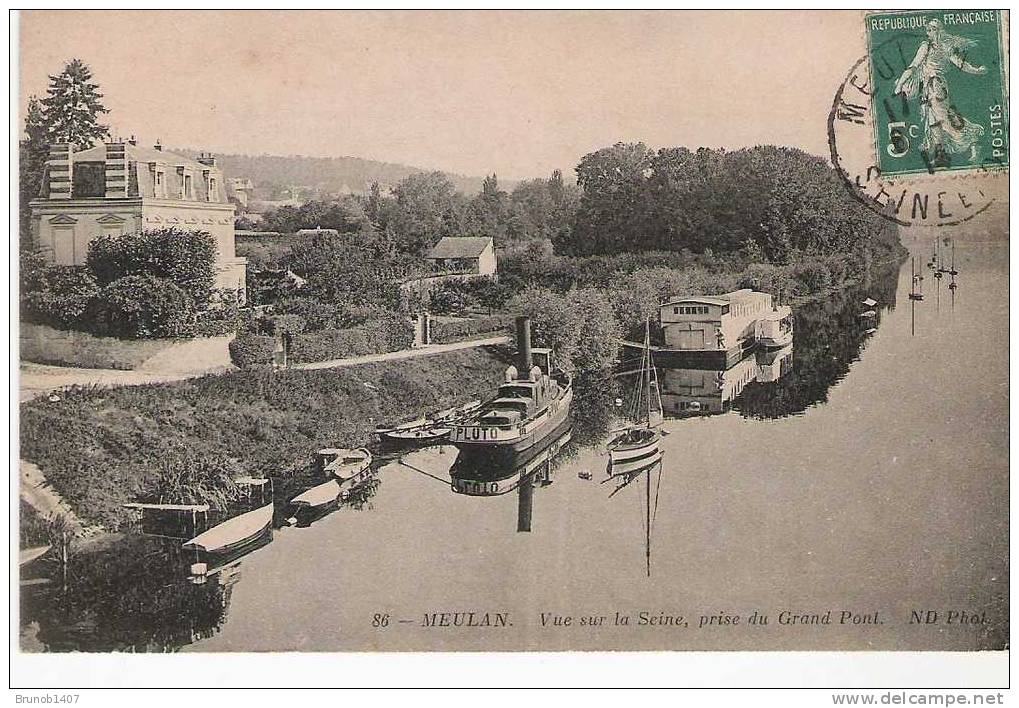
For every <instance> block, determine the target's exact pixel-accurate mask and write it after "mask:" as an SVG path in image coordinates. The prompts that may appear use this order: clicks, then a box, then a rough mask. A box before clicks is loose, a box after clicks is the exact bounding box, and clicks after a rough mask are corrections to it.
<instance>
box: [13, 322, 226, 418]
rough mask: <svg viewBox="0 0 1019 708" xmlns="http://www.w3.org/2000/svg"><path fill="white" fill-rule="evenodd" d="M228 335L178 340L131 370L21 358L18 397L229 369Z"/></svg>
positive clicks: (189, 376) (160, 381)
mask: <svg viewBox="0 0 1019 708" xmlns="http://www.w3.org/2000/svg"><path fill="white" fill-rule="evenodd" d="M231 339H232V337H208V338H203V339H194V340H190V341H186V342H179V343H177V344H174V345H173V346H171V347H169V348H167V349H165V350H163V351H162V352H160V353H159V354H156V355H155V356H153V357H152V358H151V359H149V360H148V361H146V362H145V363H144V364H143V365H142V366H141V367H140V368H138V369H135V370H133V371H123V370H121V369H82V368H77V367H73V366H51V365H49V364H35V363H33V362H29V361H23V362H21V367H20V390H19V400H20V401H21V402H24V401H28V400H31V399H33V398H35V397H36V396H41V395H43V394H46V393H49V392H50V391H53V390H55V389H59V388H63V387H65V386H74V385H79V386H86V385H89V384H95V385H99V386H139V385H141V384H151V383H163V382H166V381H180V380H182V379H190V378H194V377H196V376H204V375H206V374H216V373H221V372H223V371H230V370H232V369H233V368H234V367H233V365H232V364H231V363H230V350H229V344H230V340H231Z"/></svg>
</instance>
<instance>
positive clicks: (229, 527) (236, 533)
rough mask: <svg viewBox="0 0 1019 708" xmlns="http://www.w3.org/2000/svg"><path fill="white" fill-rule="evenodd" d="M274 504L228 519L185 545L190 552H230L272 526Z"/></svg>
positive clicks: (270, 503)
mask: <svg viewBox="0 0 1019 708" xmlns="http://www.w3.org/2000/svg"><path fill="white" fill-rule="evenodd" d="M272 512H273V503H272V502H271V501H270V502H269V503H268V504H266V505H265V506H261V507H259V508H257V509H254V510H253V511H248V512H245V513H243V514H239V515H237V516H234V517H233V518H230V519H227V520H226V521H224V522H223V523H221V524H217V525H216V526H213V527H212V528H211V529H209V530H208V531H206V532H204V533H200V534H198V535H197V536H195V537H194V538H192V539H191V540H190V541H187V542H186V543H184V544H183V548H186V549H189V550H197V551H206V552H209V553H219V552H223V551H229V550H232V549H235V548H237V547H239V546H243V545H244V544H245V543H247V542H249V541H251V540H252V539H254V538H256V537H257V536H259V535H260V534H261V533H262V532H263V531H265V530H266V528H268V527H269V525H271V524H272Z"/></svg>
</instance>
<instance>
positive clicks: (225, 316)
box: [195, 290, 242, 337]
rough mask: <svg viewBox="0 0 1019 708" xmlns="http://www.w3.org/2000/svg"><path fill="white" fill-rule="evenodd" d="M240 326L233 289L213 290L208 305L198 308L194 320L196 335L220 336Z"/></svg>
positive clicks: (238, 309) (234, 330)
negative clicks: (202, 308)
mask: <svg viewBox="0 0 1019 708" xmlns="http://www.w3.org/2000/svg"><path fill="white" fill-rule="evenodd" d="M241 326H242V318H241V311H240V308H239V307H238V306H237V293H235V292H234V291H233V290H214V291H213V292H212V298H211V302H210V306H209V308H208V309H206V310H200V311H199V312H198V313H197V316H196V320H195V336H196V337H222V336H223V335H226V334H230V333H232V332H236V331H237V330H238V329H239V328H240V327H241Z"/></svg>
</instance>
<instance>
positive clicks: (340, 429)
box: [21, 346, 509, 530]
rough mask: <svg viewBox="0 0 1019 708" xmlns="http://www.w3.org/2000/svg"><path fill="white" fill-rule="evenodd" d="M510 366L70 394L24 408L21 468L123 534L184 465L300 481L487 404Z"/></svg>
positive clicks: (354, 370) (237, 375)
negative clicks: (339, 452) (130, 509)
mask: <svg viewBox="0 0 1019 708" xmlns="http://www.w3.org/2000/svg"><path fill="white" fill-rule="evenodd" d="M508 359H509V349H508V348H506V347H504V346H490V347H482V348H477V349H470V350H461V351H454V352H448V353H443V354H437V355H435V356H430V357H421V358H417V359H404V360H398V361H385V362H377V363H371V364H363V365H359V366H353V367H347V368H343V369H338V370H318V371H284V372H278V373H272V372H268V371H253V372H231V373H226V374H221V375H215V376H204V377H201V378H197V379H188V380H185V381H177V382H172V383H162V384H153V385H142V386H131V387H119V388H102V387H98V386H90V387H84V388H74V389H70V390H68V391H66V392H64V395H63V396H61V398H60V400H58V401H49V400H48V399H46V398H38V399H35V400H33V401H29V402H26V403H23V404H22V405H21V441H22V448H21V456H22V458H23V459H25V460H27V461H29V462H32V463H34V464H36V465H38V466H39V468H40V469H41V470H42V472H43V474H44V475H45V476H46V479H47V481H48V482H49V483H50V485H51V486H52V487H53V489H54V490H55V491H56V492H57V493H58V494H60V496H61V497H63V499H65V500H66V501H67V503H68V505H69V506H70V507H71V509H73V511H74V512H75V514H77V516H78V517H79V518H81V519H82V520H83V522H85V523H88V524H95V525H99V526H102V527H103V528H104V529H106V530H116V529H117V528H118V527H119V526H120V525H121V524H123V523H124V522H125V521H126V518H127V517H126V516H125V514H124V513H123V511H122V509H121V505H122V504H124V503H125V502H128V501H131V500H132V499H135V498H136V497H138V496H139V495H140V494H144V493H145V492H146V491H149V490H150V489H151V488H152V487H153V485H154V484H155V483H156V481H157V477H158V469H159V468H160V467H161V466H163V467H166V466H172V465H173V461H174V460H176V459H178V458H180V457H181V456H182V455H183V454H185V453H189V454H191V455H197V456H200V457H202V458H203V459H205V460H210V461H215V460H222V461H227V460H229V461H232V462H236V463H237V464H238V465H239V466H240V467H241V468H242V469H243V470H244V471H245V472H246V473H248V474H252V475H259V476H262V475H270V476H275V477H284V478H288V477H293V476H295V475H299V474H301V473H302V472H303V471H304V470H305V468H306V467H307V466H308V465H309V464H310V462H311V458H312V455H313V453H314V452H315V450H318V449H320V448H323V447H337V446H341V447H357V446H360V445H363V444H366V443H367V442H369V441H370V438H371V434H372V432H373V430H374V427H375V425H376V424H377V423H384V422H390V421H393V420H396V419H399V418H402V417H404V416H408V417H411V416H413V415H417V414H419V413H421V412H423V411H428V410H434V409H437V408H441V407H444V406H448V405H452V404H454V403H457V402H462V401H465V400H469V399H472V398H479V397H483V396H485V395H487V394H489V393H490V392H491V391H492V389H493V388H494V387H495V386H496V385H498V383H499V382H500V381H501V379H502V375H503V371H504V369H505V367H506V364H507V362H508Z"/></svg>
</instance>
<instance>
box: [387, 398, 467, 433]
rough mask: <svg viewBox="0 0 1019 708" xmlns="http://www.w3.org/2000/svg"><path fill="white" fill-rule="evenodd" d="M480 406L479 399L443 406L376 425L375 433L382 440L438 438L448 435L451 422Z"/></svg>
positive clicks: (464, 416)
mask: <svg viewBox="0 0 1019 708" xmlns="http://www.w3.org/2000/svg"><path fill="white" fill-rule="evenodd" d="M480 408H481V401H477V400H475V401H470V402H468V403H465V404H463V405H461V406H454V407H453V408H445V409H443V410H441V411H436V412H435V413H432V414H430V415H428V416H422V417H420V418H415V419H414V420H412V421H409V422H407V423H402V424H400V425H397V426H394V427H391V428H385V427H377V428H376V429H375V433H376V434H377V435H378V436H379V439H381V440H382V441H384V442H385V441H388V442H396V443H407V442H430V441H433V440H440V439H442V438H444V437H446V436H447V435H449V433H450V430H451V429H452V427H451V426H452V425H453V424H455V423H458V422H460V421H461V420H463V419H464V418H467V417H468V416H470V415H471V414H472V413H475V412H477V411H478V409H480Z"/></svg>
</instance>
